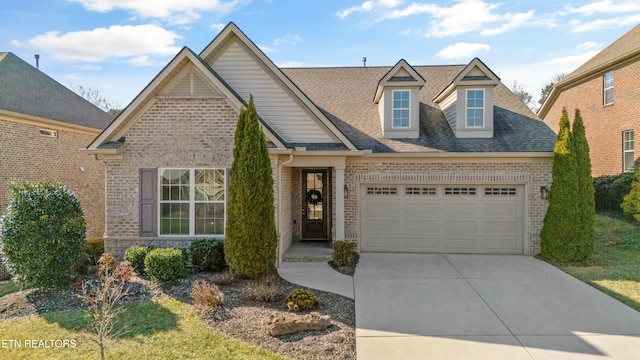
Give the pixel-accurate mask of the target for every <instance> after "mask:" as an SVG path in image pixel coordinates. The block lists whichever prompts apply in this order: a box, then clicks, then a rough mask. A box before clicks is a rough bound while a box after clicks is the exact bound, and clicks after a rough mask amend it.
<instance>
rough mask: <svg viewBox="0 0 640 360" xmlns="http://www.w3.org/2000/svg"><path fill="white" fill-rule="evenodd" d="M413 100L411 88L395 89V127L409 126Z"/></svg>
mask: <svg viewBox="0 0 640 360" xmlns="http://www.w3.org/2000/svg"><path fill="white" fill-rule="evenodd" d="M410 102H411V92H410V91H409V90H394V91H393V110H392V111H393V127H394V128H408V127H409V113H410V111H409V106H410Z"/></svg>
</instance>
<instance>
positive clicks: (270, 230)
mask: <svg viewBox="0 0 640 360" xmlns="http://www.w3.org/2000/svg"><path fill="white" fill-rule="evenodd" d="M274 216H275V215H274V204H273V178H272V171H271V161H270V160H269V150H268V147H267V142H266V139H265V136H264V133H263V132H262V129H261V128H260V122H259V119H258V113H257V111H256V108H255V105H254V104H253V96H251V98H250V99H249V105H248V106H247V108H246V109H242V110H241V111H240V116H239V117H238V125H237V128H236V135H235V145H234V148H233V165H232V166H231V172H230V185H229V199H228V206H227V226H226V236H225V244H224V253H225V260H226V262H227V264H228V265H229V268H230V269H231V270H232V271H233V272H235V273H236V274H238V275H240V276H243V277H248V278H258V277H260V276H262V275H265V274H267V273H269V272H270V271H272V270H273V269H274V267H275V261H276V246H277V242H278V237H277V234H276V225H275V218H274Z"/></svg>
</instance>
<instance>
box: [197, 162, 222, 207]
mask: <svg viewBox="0 0 640 360" xmlns="http://www.w3.org/2000/svg"><path fill="white" fill-rule="evenodd" d="M195 194H196V201H214V200H220V201H222V200H224V171H223V170H196V171H195Z"/></svg>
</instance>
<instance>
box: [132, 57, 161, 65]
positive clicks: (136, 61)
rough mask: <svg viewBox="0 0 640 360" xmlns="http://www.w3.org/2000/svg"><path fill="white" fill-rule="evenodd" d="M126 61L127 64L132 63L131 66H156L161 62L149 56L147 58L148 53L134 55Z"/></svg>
mask: <svg viewBox="0 0 640 360" xmlns="http://www.w3.org/2000/svg"><path fill="white" fill-rule="evenodd" d="M127 62H128V63H129V64H131V65H133V66H157V65H162V63H161V62H159V61H154V60H152V59H151V58H149V56H148V55H140V56H136V57H134V58H132V59H130V60H129V61H127Z"/></svg>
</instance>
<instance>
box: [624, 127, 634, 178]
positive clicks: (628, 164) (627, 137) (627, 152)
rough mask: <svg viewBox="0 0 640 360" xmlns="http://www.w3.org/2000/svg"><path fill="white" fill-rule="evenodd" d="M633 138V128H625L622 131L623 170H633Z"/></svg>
mask: <svg viewBox="0 0 640 360" xmlns="http://www.w3.org/2000/svg"><path fill="white" fill-rule="evenodd" d="M633 147H634V140H633V130H627V131H624V132H622V153H623V164H622V166H623V168H622V170H623V171H624V172H634V171H635V155H634V151H633Z"/></svg>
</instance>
